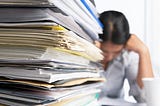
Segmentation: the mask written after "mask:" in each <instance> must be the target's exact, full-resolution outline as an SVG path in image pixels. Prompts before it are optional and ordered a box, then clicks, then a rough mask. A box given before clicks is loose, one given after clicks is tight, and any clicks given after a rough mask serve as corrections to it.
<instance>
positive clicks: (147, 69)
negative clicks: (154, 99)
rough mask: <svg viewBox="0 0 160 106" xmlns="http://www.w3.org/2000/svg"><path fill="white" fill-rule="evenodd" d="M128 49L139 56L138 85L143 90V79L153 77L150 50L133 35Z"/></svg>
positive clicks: (128, 43)
mask: <svg viewBox="0 0 160 106" xmlns="http://www.w3.org/2000/svg"><path fill="white" fill-rule="evenodd" d="M126 49H128V50H129V51H134V52H136V53H138V54H139V66H138V75H137V83H138V85H139V86H140V88H142V87H143V82H142V78H146V77H153V71H152V64H151V59H150V54H149V50H148V48H147V46H146V45H145V44H144V43H143V42H142V41H141V40H140V39H139V38H138V37H137V36H136V35H131V37H130V38H129V40H128V42H127V44H126Z"/></svg>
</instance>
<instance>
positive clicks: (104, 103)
mask: <svg viewBox="0 0 160 106" xmlns="http://www.w3.org/2000/svg"><path fill="white" fill-rule="evenodd" d="M98 103H99V104H100V105H101V106H147V105H146V104H145V103H130V102H127V101H125V100H123V99H112V98H107V97H105V98H101V99H99V100H98Z"/></svg>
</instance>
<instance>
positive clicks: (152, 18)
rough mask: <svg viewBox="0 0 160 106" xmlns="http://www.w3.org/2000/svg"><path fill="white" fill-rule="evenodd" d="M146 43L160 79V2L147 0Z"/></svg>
mask: <svg viewBox="0 0 160 106" xmlns="http://www.w3.org/2000/svg"><path fill="white" fill-rule="evenodd" d="M146 4H147V6H146V7H147V8H146V10H147V20H146V34H147V36H145V37H146V43H147V45H148V46H149V48H150V53H151V58H152V65H153V69H154V72H155V75H156V76H158V77H160V41H159V40H160V0H147V2H146Z"/></svg>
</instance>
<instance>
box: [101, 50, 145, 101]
mask: <svg viewBox="0 0 160 106" xmlns="http://www.w3.org/2000/svg"><path fill="white" fill-rule="evenodd" d="M138 62H139V57H138V55H137V54H136V53H134V52H128V51H126V50H123V51H122V53H121V54H120V55H119V56H118V57H117V58H115V59H114V60H113V61H111V62H110V63H109V65H108V68H107V69H106V70H105V71H104V72H102V76H104V77H105V78H106V82H105V83H104V84H103V86H102V88H101V89H102V92H101V94H100V97H104V96H108V97H112V98H123V97H124V92H123V84H124V80H125V79H128V82H129V85H130V90H129V95H132V96H133V97H134V98H135V99H136V100H137V102H145V99H144V90H142V89H140V88H139V86H138V84H137V82H136V78H137V73H138Z"/></svg>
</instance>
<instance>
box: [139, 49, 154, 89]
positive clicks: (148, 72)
mask: <svg viewBox="0 0 160 106" xmlns="http://www.w3.org/2000/svg"><path fill="white" fill-rule="evenodd" d="M150 77H153V71H152V64H151V59H150V53H149V50H148V48H147V47H145V48H143V49H141V51H140V52H139V68H138V76H137V83H138V85H139V86H140V88H143V82H142V78H150Z"/></svg>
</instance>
